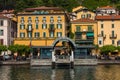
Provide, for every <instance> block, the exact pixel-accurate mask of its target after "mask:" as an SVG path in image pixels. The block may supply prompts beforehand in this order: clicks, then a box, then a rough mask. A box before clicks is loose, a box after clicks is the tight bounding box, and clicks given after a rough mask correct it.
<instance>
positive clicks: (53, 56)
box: [52, 50, 56, 69]
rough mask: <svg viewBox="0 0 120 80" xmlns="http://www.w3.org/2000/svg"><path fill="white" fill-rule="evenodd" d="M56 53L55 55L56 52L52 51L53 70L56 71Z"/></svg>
mask: <svg viewBox="0 0 120 80" xmlns="http://www.w3.org/2000/svg"><path fill="white" fill-rule="evenodd" d="M55 60H56V58H55V53H54V50H53V51H52V68H53V69H54V68H55Z"/></svg>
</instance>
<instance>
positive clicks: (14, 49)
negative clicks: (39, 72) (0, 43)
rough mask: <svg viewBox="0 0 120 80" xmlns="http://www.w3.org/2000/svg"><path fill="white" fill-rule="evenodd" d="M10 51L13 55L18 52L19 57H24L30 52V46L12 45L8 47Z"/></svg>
mask: <svg viewBox="0 0 120 80" xmlns="http://www.w3.org/2000/svg"><path fill="white" fill-rule="evenodd" d="M8 49H9V50H10V51H12V52H13V53H15V52H17V53H18V55H20V56H22V54H26V53H28V52H29V51H30V48H29V46H25V45H17V44H16V45H11V46H9V47H8Z"/></svg>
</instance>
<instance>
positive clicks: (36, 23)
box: [14, 6, 68, 57]
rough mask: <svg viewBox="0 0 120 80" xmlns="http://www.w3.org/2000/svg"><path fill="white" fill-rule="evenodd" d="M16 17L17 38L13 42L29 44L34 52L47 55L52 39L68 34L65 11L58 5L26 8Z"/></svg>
mask: <svg viewBox="0 0 120 80" xmlns="http://www.w3.org/2000/svg"><path fill="white" fill-rule="evenodd" d="M17 19H18V24H17V38H16V39H15V40H14V44H20V45H31V46H32V47H33V48H35V49H34V50H35V51H36V52H37V51H39V50H40V51H41V53H44V52H46V54H44V55H46V57H47V55H48V57H49V54H47V53H50V49H51V48H50V46H52V44H53V42H54V40H55V39H56V38H59V37H65V36H67V35H68V34H67V33H68V31H67V29H68V28H67V27H68V18H67V15H66V12H65V11H64V10H63V9H61V8H58V7H45V6H42V7H36V8H27V9H25V10H24V11H23V12H20V13H18V14H17ZM38 47H39V48H38ZM44 48H46V49H44ZM35 51H34V52H35ZM50 55H51V54H50Z"/></svg>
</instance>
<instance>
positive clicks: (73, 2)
mask: <svg viewBox="0 0 120 80" xmlns="http://www.w3.org/2000/svg"><path fill="white" fill-rule="evenodd" d="M119 4H120V0H0V9H4V8H5V9H15V11H16V12H18V11H22V10H23V9H25V8H32V7H38V6H57V7H61V8H63V9H65V10H67V11H69V12H70V11H71V10H72V9H73V8H74V7H77V6H79V5H82V6H85V7H87V8H88V9H90V10H95V9H96V8H97V7H100V6H106V5H112V6H115V7H117V8H118V9H120V8H119V6H120V5H119Z"/></svg>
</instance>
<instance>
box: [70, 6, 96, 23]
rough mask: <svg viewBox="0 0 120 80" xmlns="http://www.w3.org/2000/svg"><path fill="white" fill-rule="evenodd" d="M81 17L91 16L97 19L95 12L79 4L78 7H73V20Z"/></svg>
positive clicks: (90, 17)
mask: <svg viewBox="0 0 120 80" xmlns="http://www.w3.org/2000/svg"><path fill="white" fill-rule="evenodd" d="M81 18H89V19H93V20H94V19H95V13H94V12H92V11H90V10H88V9H87V8H86V7H83V6H78V7H76V8H73V10H72V13H71V21H72V20H76V19H81Z"/></svg>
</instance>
